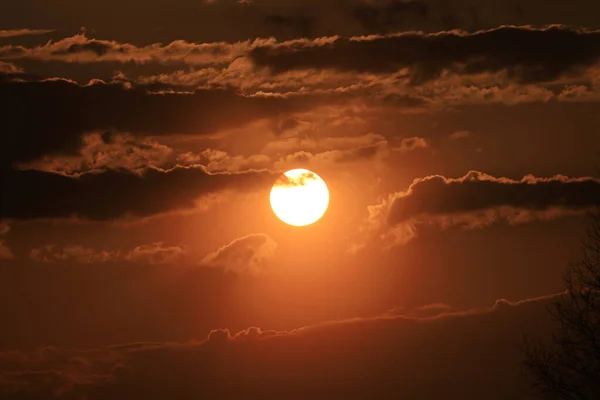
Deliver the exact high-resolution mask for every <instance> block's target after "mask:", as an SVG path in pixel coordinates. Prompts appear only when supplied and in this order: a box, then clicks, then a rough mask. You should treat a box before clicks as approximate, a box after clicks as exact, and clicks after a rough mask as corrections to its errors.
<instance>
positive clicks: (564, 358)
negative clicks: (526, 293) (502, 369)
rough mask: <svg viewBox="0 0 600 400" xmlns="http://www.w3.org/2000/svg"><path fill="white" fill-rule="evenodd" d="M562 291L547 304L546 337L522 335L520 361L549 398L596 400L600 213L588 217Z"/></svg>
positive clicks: (599, 389)
mask: <svg viewBox="0 0 600 400" xmlns="http://www.w3.org/2000/svg"><path fill="white" fill-rule="evenodd" d="M563 280H564V284H565V289H566V292H565V295H564V296H561V297H560V299H559V300H558V301H557V302H556V303H555V304H553V305H552V306H551V307H549V308H548V311H549V312H550V314H551V315H552V317H553V318H554V319H555V320H556V321H557V322H558V325H559V327H558V329H557V332H556V333H555V334H554V335H553V336H552V340H550V341H547V342H545V341H542V340H539V339H531V338H528V337H525V338H524V340H523V344H522V346H521V348H522V350H523V351H524V353H525V361H524V364H525V366H526V368H527V371H528V372H529V375H530V377H531V382H532V385H533V386H534V388H535V389H537V390H539V391H540V392H542V393H543V394H545V395H546V396H547V397H548V398H549V399H569V400H598V399H600V211H598V210H597V211H595V212H593V213H590V215H589V223H588V228H587V234H586V238H585V239H584V241H583V245H582V254H581V256H580V258H579V259H578V260H577V261H576V262H574V263H573V264H571V266H570V267H569V269H568V270H567V272H566V273H565V275H564V278H563Z"/></svg>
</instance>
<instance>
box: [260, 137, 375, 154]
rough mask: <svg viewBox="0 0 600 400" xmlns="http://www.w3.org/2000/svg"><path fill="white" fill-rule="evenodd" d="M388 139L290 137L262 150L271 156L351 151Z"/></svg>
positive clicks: (269, 144) (272, 143)
mask: <svg viewBox="0 0 600 400" xmlns="http://www.w3.org/2000/svg"><path fill="white" fill-rule="evenodd" d="M385 140H386V138H385V137H384V136H382V135H379V134H375V133H368V134H366V135H358V136H327V137H316V136H313V135H302V136H299V137H289V138H284V139H278V140H274V141H271V142H269V143H267V145H266V146H265V147H264V148H263V149H262V151H263V152H265V153H269V154H279V155H282V154H290V153H293V152H294V151H298V150H301V151H311V152H313V151H314V150H321V151H332V150H350V149H353V148H357V147H363V146H372V145H375V144H377V143H380V142H383V141H385Z"/></svg>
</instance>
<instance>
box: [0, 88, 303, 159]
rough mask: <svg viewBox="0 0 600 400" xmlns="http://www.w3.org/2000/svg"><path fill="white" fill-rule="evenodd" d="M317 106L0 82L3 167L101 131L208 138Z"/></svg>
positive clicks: (204, 93)
mask: <svg viewBox="0 0 600 400" xmlns="http://www.w3.org/2000/svg"><path fill="white" fill-rule="evenodd" d="M309 104H310V101H309V100H303V99H298V98H296V99H286V98H283V97H277V98H275V97H271V98H264V97H244V96H241V95H237V94H236V93H234V92H233V91H229V90H197V91H195V92H194V93H191V94H189V93H169V92H166V93H154V94H152V93H148V92H147V91H146V90H145V89H144V88H139V87H129V86H128V85H126V84H121V83H104V82H100V81H96V82H92V83H90V84H88V85H79V84H77V83H74V82H71V81H67V80H60V79H53V80H45V81H37V82H16V81H2V80H0V121H2V135H1V136H0V156H1V158H2V161H1V163H2V164H4V165H9V164H11V163H14V162H18V161H29V160H32V159H36V158H38V157H40V156H42V155H45V154H52V153H59V152H60V153H70V154H74V152H75V151H76V150H77V149H79V147H80V145H81V136H82V134H83V133H85V132H87V131H93V130H113V129H114V130H123V131H128V132H131V133H134V134H147V135H164V134H189V135H202V134H207V133H213V132H216V131H218V130H219V129H224V128H230V127H235V126H238V125H241V124H245V123H249V122H251V121H253V120H257V119H260V118H266V117H276V116H278V115H280V114H285V113H286V112H290V111H294V110H298V109H302V108H304V107H308V105H309Z"/></svg>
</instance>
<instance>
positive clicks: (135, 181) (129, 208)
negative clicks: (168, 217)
mask: <svg viewBox="0 0 600 400" xmlns="http://www.w3.org/2000/svg"><path fill="white" fill-rule="evenodd" d="M275 177H276V176H275V175H274V174H273V173H271V172H270V171H267V170H248V171H243V172H236V173H209V172H207V171H206V170H205V169H204V168H203V167H201V166H193V167H175V168H172V169H167V170H164V169H157V168H147V169H146V170H145V171H144V172H143V173H135V172H131V171H124V170H120V171H116V170H110V171H105V172H102V173H86V174H82V175H81V176H78V177H69V176H64V175H60V174H56V173H49V172H43V171H34V170H31V171H7V172H5V173H3V177H2V178H3V182H2V193H1V194H0V199H1V201H2V208H1V210H0V213H1V216H2V218H5V219H23V220H27V219H38V218H70V217H79V218H82V219H89V220H111V219H117V218H126V217H132V218H142V217H148V216H152V215H156V214H161V213H167V212H174V211H184V210H193V209H194V208H195V207H196V202H197V201H198V200H199V199H200V198H201V197H202V196H204V195H209V194H214V193H219V192H223V191H228V190H230V191H231V190H232V191H249V190H258V189H261V188H263V189H265V190H266V189H267V188H268V187H270V185H271V184H272V181H273V180H274V179H275Z"/></svg>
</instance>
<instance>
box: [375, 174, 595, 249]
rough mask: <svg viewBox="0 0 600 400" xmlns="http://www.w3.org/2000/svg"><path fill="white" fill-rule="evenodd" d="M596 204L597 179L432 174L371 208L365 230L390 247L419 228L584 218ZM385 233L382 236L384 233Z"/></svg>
mask: <svg viewBox="0 0 600 400" xmlns="http://www.w3.org/2000/svg"><path fill="white" fill-rule="evenodd" d="M599 203H600V181H599V180H597V179H594V178H589V177H581V178H569V177H566V176H563V175H556V176H554V177H550V178H540V177H535V176H532V175H527V176H525V177H523V178H522V179H521V180H514V179H509V178H503V177H493V176H490V175H487V174H485V173H482V172H479V171H471V172H469V173H468V174H466V175H465V176H463V177H460V178H447V177H444V176H441V175H432V176H428V177H425V178H419V179H415V180H414V181H413V183H412V184H411V185H410V186H409V188H408V189H407V190H406V191H402V192H397V193H394V194H391V195H390V196H389V197H388V198H387V199H385V200H383V201H382V202H381V203H379V204H377V205H374V206H370V207H369V208H368V210H369V218H368V220H367V224H366V228H365V230H366V231H374V232H379V234H380V235H381V237H382V238H384V239H386V240H388V241H389V242H390V244H391V245H395V244H404V243H407V242H408V241H410V240H412V239H413V238H415V237H416V236H417V226H418V225H421V224H434V225H437V226H439V227H441V228H447V227H450V226H463V227H467V228H481V227H486V226H489V225H491V224H493V223H494V222H497V221H499V220H504V221H507V222H508V223H510V224H519V223H526V222H531V221H535V220H548V219H555V218H560V217H563V216H568V215H578V214H582V213H584V212H586V211H588V210H590V209H591V208H593V207H595V206H597V205H598V204H599ZM382 232H383V233H382Z"/></svg>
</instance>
